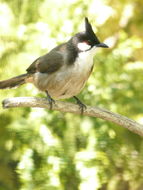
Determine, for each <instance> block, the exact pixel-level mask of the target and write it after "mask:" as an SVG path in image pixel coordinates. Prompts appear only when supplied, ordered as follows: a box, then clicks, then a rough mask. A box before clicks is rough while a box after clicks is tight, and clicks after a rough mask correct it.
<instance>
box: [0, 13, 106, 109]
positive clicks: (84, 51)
mask: <svg viewBox="0 0 143 190" xmlns="http://www.w3.org/2000/svg"><path fill="white" fill-rule="evenodd" d="M97 48H108V45H106V44H105V43H101V42H100V41H99V39H98V38H97V36H96V34H95V33H94V31H93V29H92V25H91V23H90V22H89V20H88V18H87V17H85V30H84V31H82V32H79V33H76V34H75V35H74V36H72V37H71V38H70V39H69V40H68V41H67V42H65V43H62V44H60V45H58V46H56V47H55V48H53V49H52V50H51V51H49V52H48V53H46V54H45V55H43V56H40V57H39V58H37V59H36V60H35V61H34V62H33V63H32V64H31V65H30V66H29V67H28V68H27V69H26V72H25V74H21V75H18V76H16V77H13V78H10V79H7V80H3V81H0V89H7V88H14V87H19V86H21V85H23V84H25V83H32V84H34V86H35V87H37V88H38V89H39V90H40V91H43V92H45V93H46V95H47V99H48V102H49V104H50V108H51V109H52V105H53V103H55V100H59V99H68V98H72V97H73V98H74V99H75V100H76V102H77V104H78V105H79V109H80V110H81V113H83V111H84V110H85V109H86V105H85V104H84V103H82V101H81V100H80V99H79V98H78V97H77V95H78V94H79V93H80V92H81V90H82V89H83V88H84V86H85V83H86V81H87V80H88V78H89V76H90V74H91V73H92V70H93V65H94V62H93V57H94V55H95V54H96V50H97Z"/></svg>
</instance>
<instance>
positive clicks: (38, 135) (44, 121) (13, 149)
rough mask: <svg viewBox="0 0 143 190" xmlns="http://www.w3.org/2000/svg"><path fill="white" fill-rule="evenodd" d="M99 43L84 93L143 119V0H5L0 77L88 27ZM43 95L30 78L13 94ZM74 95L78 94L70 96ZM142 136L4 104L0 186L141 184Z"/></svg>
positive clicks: (60, 188) (109, 188) (72, 188)
mask: <svg viewBox="0 0 143 190" xmlns="http://www.w3.org/2000/svg"><path fill="white" fill-rule="evenodd" d="M85 16H87V17H88V18H89V20H90V22H91V23H92V26H93V28H94V31H95V32H96V34H97V36H98V37H99V39H100V40H101V41H102V42H105V43H107V44H108V45H109V46H110V49H102V50H100V51H99V52H98V53H97V54H96V56H95V58H94V62H95V66H94V71H93V73H92V76H91V77H90V79H89V80H88V83H87V85H86V87H85V88H84V90H83V91H82V93H80V95H79V96H78V97H79V98H80V99H81V100H82V101H83V102H84V103H86V104H88V105H92V106H99V107H102V108H106V109H109V110H111V111H113V112H117V113H120V114H123V115H125V116H127V117H130V118H132V119H135V120H136V121H138V122H140V123H143V92H142V89H143V80H142V78H143V1H142V0H120V1H116V0H60V1H59V0H52V1H50V0H30V1H29V0H0V80H4V79H7V78H9V77H12V76H16V75H19V74H22V73H25V70H26V68H27V67H28V66H29V65H30V64H31V63H32V62H33V61H34V60H35V59H36V58H37V57H39V56H40V55H43V54H45V53H47V52H48V51H49V50H51V49H52V48H53V47H55V46H56V45H58V44H60V43H62V42H65V41H66V40H68V39H69V38H70V37H71V36H72V35H73V34H75V33H77V32H79V31H83V30H84V17H85ZM15 96H36V97H45V94H42V93H40V92H39V91H38V90H37V89H36V88H35V87H34V86H32V85H31V84H28V85H23V86H21V87H20V88H18V89H12V90H8V89H7V90H3V91H2V90H1V91H0V102H1V101H2V100H3V99H5V98H8V97H15ZM66 101H73V100H66ZM142 171H143V140H142V139H141V137H139V136H138V135H136V134H133V133H131V132H130V131H128V130H127V129H124V128H122V127H119V126H117V125H115V124H113V123H110V122H107V121H103V120H101V119H98V118H92V117H86V116H79V115H74V114H70V113H60V112H57V111H49V110H46V109H40V108H39V109H38V108H15V109H7V110H4V109H2V105H0V190H87V189H90V190H143V172H142Z"/></svg>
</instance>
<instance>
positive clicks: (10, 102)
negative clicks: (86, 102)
mask: <svg viewBox="0 0 143 190" xmlns="http://www.w3.org/2000/svg"><path fill="white" fill-rule="evenodd" d="M2 104H3V108H14V107H39V108H47V109H50V105H49V103H48V101H47V99H46V98H34V97H14V98H8V99H5V100H4V101H3V102H2ZM52 109H53V110H57V111H61V112H70V113H74V114H80V109H79V106H78V105H76V104H73V103H69V102H63V101H56V102H55V104H53V108H52ZM83 115H87V116H91V117H98V118H101V119H104V120H107V121H111V122H113V123H115V124H117V125H120V126H122V127H124V128H127V129H129V130H130V131H132V132H133V133H136V134H138V135H140V136H143V125H141V124H139V123H137V122H136V121H134V120H132V119H129V118H127V117H125V116H122V115H120V114H117V113H113V112H111V111H108V110H106V109H103V108H98V107H91V106H87V109H86V110H85V111H84V113H83Z"/></svg>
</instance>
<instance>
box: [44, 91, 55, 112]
mask: <svg viewBox="0 0 143 190" xmlns="http://www.w3.org/2000/svg"><path fill="white" fill-rule="evenodd" d="M46 94H47V97H48V102H49V104H50V110H52V108H53V104H55V100H54V99H53V98H51V96H50V95H49V93H48V91H46Z"/></svg>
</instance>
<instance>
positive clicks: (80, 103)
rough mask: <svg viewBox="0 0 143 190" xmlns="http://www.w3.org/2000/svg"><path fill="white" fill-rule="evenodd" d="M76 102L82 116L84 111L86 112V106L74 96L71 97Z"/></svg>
mask: <svg viewBox="0 0 143 190" xmlns="http://www.w3.org/2000/svg"><path fill="white" fill-rule="evenodd" d="M73 97H74V99H75V100H76V103H77V104H78V105H79V109H80V111H81V114H83V112H84V110H86V105H85V104H83V103H82V102H81V101H80V100H79V99H78V98H77V97H76V96H73Z"/></svg>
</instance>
